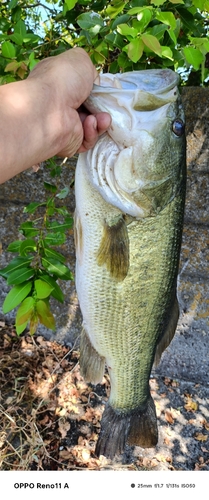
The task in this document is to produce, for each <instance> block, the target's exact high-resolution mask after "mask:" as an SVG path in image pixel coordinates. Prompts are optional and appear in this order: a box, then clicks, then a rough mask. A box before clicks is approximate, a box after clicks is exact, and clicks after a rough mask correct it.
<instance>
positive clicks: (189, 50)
mask: <svg viewBox="0 0 209 500" xmlns="http://www.w3.org/2000/svg"><path fill="white" fill-rule="evenodd" d="M183 53H184V56H185V58H186V61H187V62H188V63H189V64H191V66H193V68H194V69H195V70H198V69H199V67H200V65H201V64H202V62H203V61H204V56H203V54H202V52H200V50H199V49H194V48H193V47H185V48H184V49H183Z"/></svg>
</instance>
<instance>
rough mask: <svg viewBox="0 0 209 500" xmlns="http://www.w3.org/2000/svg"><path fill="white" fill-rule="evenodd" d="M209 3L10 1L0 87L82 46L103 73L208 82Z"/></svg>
mask: <svg viewBox="0 0 209 500" xmlns="http://www.w3.org/2000/svg"><path fill="white" fill-rule="evenodd" d="M208 18H209V0H170V1H166V0H153V1H151V0H133V1H126V0H124V1H122V0H109V1H106V0H93V1H88V0H80V1H76V0H65V1H64V2H63V0H57V1H55V2H52V1H50V0H48V1H45V2H44V3H43V4H42V2H41V1H38V2H36V3H35V4H34V2H33V1H32V0H20V1H18V0H11V1H9V2H7V1H4V2H2V3H1V15H0V43H1V58H0V78H1V82H2V83H4V82H9V81H14V80H16V79H21V78H25V77H26V76H27V74H28V72H29V71H31V69H32V68H33V67H34V65H35V64H36V63H37V62H38V61H39V60H40V59H42V58H45V57H47V56H50V55H55V54H58V53H60V52H62V51H64V50H67V49H69V48H71V47H74V46H80V47H83V48H84V49H85V50H86V51H87V52H88V53H89V55H90V57H91V59H92V61H93V63H94V64H95V65H96V66H97V67H98V68H99V69H102V70H103V71H109V72H112V73H116V72H119V71H130V70H138V69H146V68H157V67H163V68H164V67H170V68H171V69H175V70H179V69H184V70H187V71H189V72H190V71H194V72H196V73H197V75H196V76H197V78H196V81H197V84H201V83H202V84H203V82H205V81H206V79H207V77H208V74H209V73H208V65H209V64H208V53H209V40H208Z"/></svg>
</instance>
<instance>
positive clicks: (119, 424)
mask: <svg viewBox="0 0 209 500" xmlns="http://www.w3.org/2000/svg"><path fill="white" fill-rule="evenodd" d="M157 441H158V429H157V417H156V413H155V405H154V401H153V399H152V398H151V396H150V397H149V399H148V402H147V406H146V408H145V409H144V410H141V409H137V408H136V409H135V410H131V411H129V412H127V413H125V412H121V411H119V410H115V409H114V408H112V407H111V406H110V405H109V404H107V406H106V408H105V411H104V413H103V417H102V422H101V432H100V435H99V439H98V441H97V444H96V450H95V453H96V455H97V456H98V457H99V455H104V456H106V457H107V458H110V459H113V458H114V456H115V455H118V454H121V453H122V452H123V450H124V447H125V444H126V443H128V444H129V445H131V446H132V445H135V446H141V447H142V448H152V447H154V446H156V444H157Z"/></svg>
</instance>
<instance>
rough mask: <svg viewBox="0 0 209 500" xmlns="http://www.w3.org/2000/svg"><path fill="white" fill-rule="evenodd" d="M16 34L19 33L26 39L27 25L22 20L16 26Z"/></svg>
mask: <svg viewBox="0 0 209 500" xmlns="http://www.w3.org/2000/svg"><path fill="white" fill-rule="evenodd" d="M14 33H18V34H19V35H21V36H22V37H24V36H25V35H26V33H27V30H26V25H25V23H24V21H23V20H22V19H20V20H19V21H18V22H17V23H16V24H15V26H14Z"/></svg>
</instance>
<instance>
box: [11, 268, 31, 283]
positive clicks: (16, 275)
mask: <svg viewBox="0 0 209 500" xmlns="http://www.w3.org/2000/svg"><path fill="white" fill-rule="evenodd" d="M34 274H35V271H34V269H29V268H28V267H21V269H18V270H16V271H13V272H11V273H9V276H8V278H7V284H8V285H19V284H20V283H25V281H27V280H28V279H30V278H32V276H34Z"/></svg>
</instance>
